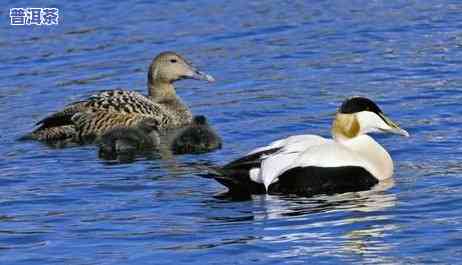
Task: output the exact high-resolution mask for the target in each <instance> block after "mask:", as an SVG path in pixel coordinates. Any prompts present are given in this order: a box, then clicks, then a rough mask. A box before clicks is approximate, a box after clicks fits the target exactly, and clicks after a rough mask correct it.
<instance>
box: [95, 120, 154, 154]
mask: <svg viewBox="0 0 462 265" xmlns="http://www.w3.org/2000/svg"><path fill="white" fill-rule="evenodd" d="M158 126H159V123H158V122H157V120H156V119H153V118H146V119H143V120H141V121H140V122H139V123H138V124H137V125H136V126H133V127H129V128H126V127H119V128H113V129H111V130H109V131H107V132H106V133H104V134H103V135H101V136H99V137H98V140H97V142H98V145H99V157H100V158H104V159H116V158H117V157H118V156H119V155H133V154H136V153H139V152H144V151H153V150H156V149H158V147H159V142H160V140H159V133H158Z"/></svg>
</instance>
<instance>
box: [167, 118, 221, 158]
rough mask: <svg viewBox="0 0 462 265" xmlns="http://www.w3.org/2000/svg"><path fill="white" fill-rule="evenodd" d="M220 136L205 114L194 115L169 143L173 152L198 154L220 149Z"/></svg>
mask: <svg viewBox="0 0 462 265" xmlns="http://www.w3.org/2000/svg"><path fill="white" fill-rule="evenodd" d="M221 146H222V141H221V138H220V136H218V134H217V133H216V132H215V130H214V129H213V128H212V127H211V126H210V125H209V124H208V122H207V118H206V117H205V116H202V115H199V116H195V117H194V120H193V122H192V124H191V125H188V126H186V127H185V128H184V129H183V130H181V131H180V132H179V133H178V135H177V136H176V138H175V139H174V140H173V142H172V144H171V149H172V152H173V153H174V154H200V153H206V152H210V151H213V150H216V149H220V148H221Z"/></svg>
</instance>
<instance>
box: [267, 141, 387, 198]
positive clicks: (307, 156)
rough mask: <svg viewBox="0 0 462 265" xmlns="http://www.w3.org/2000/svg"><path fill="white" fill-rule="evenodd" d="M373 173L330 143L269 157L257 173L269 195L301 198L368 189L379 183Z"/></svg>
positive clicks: (364, 162) (363, 161)
mask: <svg viewBox="0 0 462 265" xmlns="http://www.w3.org/2000/svg"><path fill="white" fill-rule="evenodd" d="M372 172H373V170H372V166H371V165H370V163H369V162H368V161H367V160H366V159H364V158H363V157H361V156H360V155H359V154H357V153H355V152H353V151H352V150H350V149H348V148H346V147H345V146H343V145H341V144H338V143H336V142H334V141H331V140H330V141H326V142H325V143H323V144H320V145H314V146H311V147H309V148H307V149H305V150H304V151H302V152H299V153H291V152H290V151H289V152H285V153H281V154H278V155H274V156H271V157H268V158H267V159H265V160H264V161H262V165H261V169H260V175H261V178H262V181H263V183H264V184H265V187H266V189H267V190H268V192H270V193H279V192H280V193H293V194H303V195H313V194H318V193H327V194H330V193H341V192H345V191H358V190H364V189H368V188H370V187H372V186H373V185H375V184H376V183H378V180H377V179H376V178H375V177H374V176H373V174H372Z"/></svg>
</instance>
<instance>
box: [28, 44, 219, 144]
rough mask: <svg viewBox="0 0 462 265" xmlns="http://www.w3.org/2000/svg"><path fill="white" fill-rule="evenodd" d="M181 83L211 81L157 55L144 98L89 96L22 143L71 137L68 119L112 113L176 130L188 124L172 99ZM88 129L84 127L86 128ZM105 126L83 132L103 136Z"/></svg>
mask: <svg viewBox="0 0 462 265" xmlns="http://www.w3.org/2000/svg"><path fill="white" fill-rule="evenodd" d="M182 79H197V80H206V81H208V82H213V81H214V78H213V77H212V76H210V75H208V74H205V73H203V72H201V71H199V70H197V69H196V68H195V67H194V66H193V65H192V64H191V63H190V62H188V61H187V60H186V59H185V58H183V57H182V56H181V55H179V54H177V53H174V52H162V53H160V54H159V55H157V56H156V57H155V58H154V59H153V61H152V63H151V65H150V66H149V71H148V82H147V87H148V93H149V94H148V95H147V96H144V95H142V94H140V93H138V92H135V91H126V90H111V91H104V92H101V93H98V94H95V95H92V96H90V97H89V98H88V99H86V100H83V101H78V102H74V103H71V104H69V105H67V106H66V107H65V108H64V109H63V110H62V111H59V112H56V113H54V114H52V115H50V116H48V117H46V118H44V119H42V120H41V121H39V122H38V123H37V125H40V127H39V128H37V129H36V130H34V131H33V132H32V133H30V134H28V135H27V136H26V137H24V138H26V139H35V140H43V141H53V140H59V139H65V138H69V137H74V136H75V133H76V130H75V128H74V127H73V126H74V125H73V124H74V121H73V120H72V117H73V116H74V115H75V114H77V113H81V112H87V113H98V112H116V113H120V114H127V115H128V114H130V115H146V116H150V117H152V118H154V119H156V120H157V121H158V123H159V129H167V128H176V127H181V126H184V125H186V124H189V123H191V121H192V114H191V111H190V110H189V108H188V107H187V106H186V105H185V104H184V103H183V102H182V100H181V99H180V98H179V97H178V96H177V95H176V92H175V87H174V86H173V83H174V82H176V81H178V80H182ZM87 126H88V125H87ZM104 126H105V122H97V123H95V124H93V126H92V127H88V128H87V130H88V131H89V132H91V133H93V134H97V135H98V134H99V135H100V134H101V133H103V132H104V130H102V129H101V128H102V127H104Z"/></svg>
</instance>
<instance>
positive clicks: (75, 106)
mask: <svg viewBox="0 0 462 265" xmlns="http://www.w3.org/2000/svg"><path fill="white" fill-rule="evenodd" d="M86 109H87V101H77V102H74V103H71V104H69V105H67V106H66V107H64V109H63V110H62V111H58V112H55V113H53V114H51V115H49V116H47V117H45V118H44V119H42V120H40V121H39V122H37V123H36V124H35V125H40V127H39V128H38V129H37V130H43V129H47V128H52V127H59V126H63V125H71V124H72V120H71V118H72V116H74V114H76V113H78V112H81V111H85V110H86Z"/></svg>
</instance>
